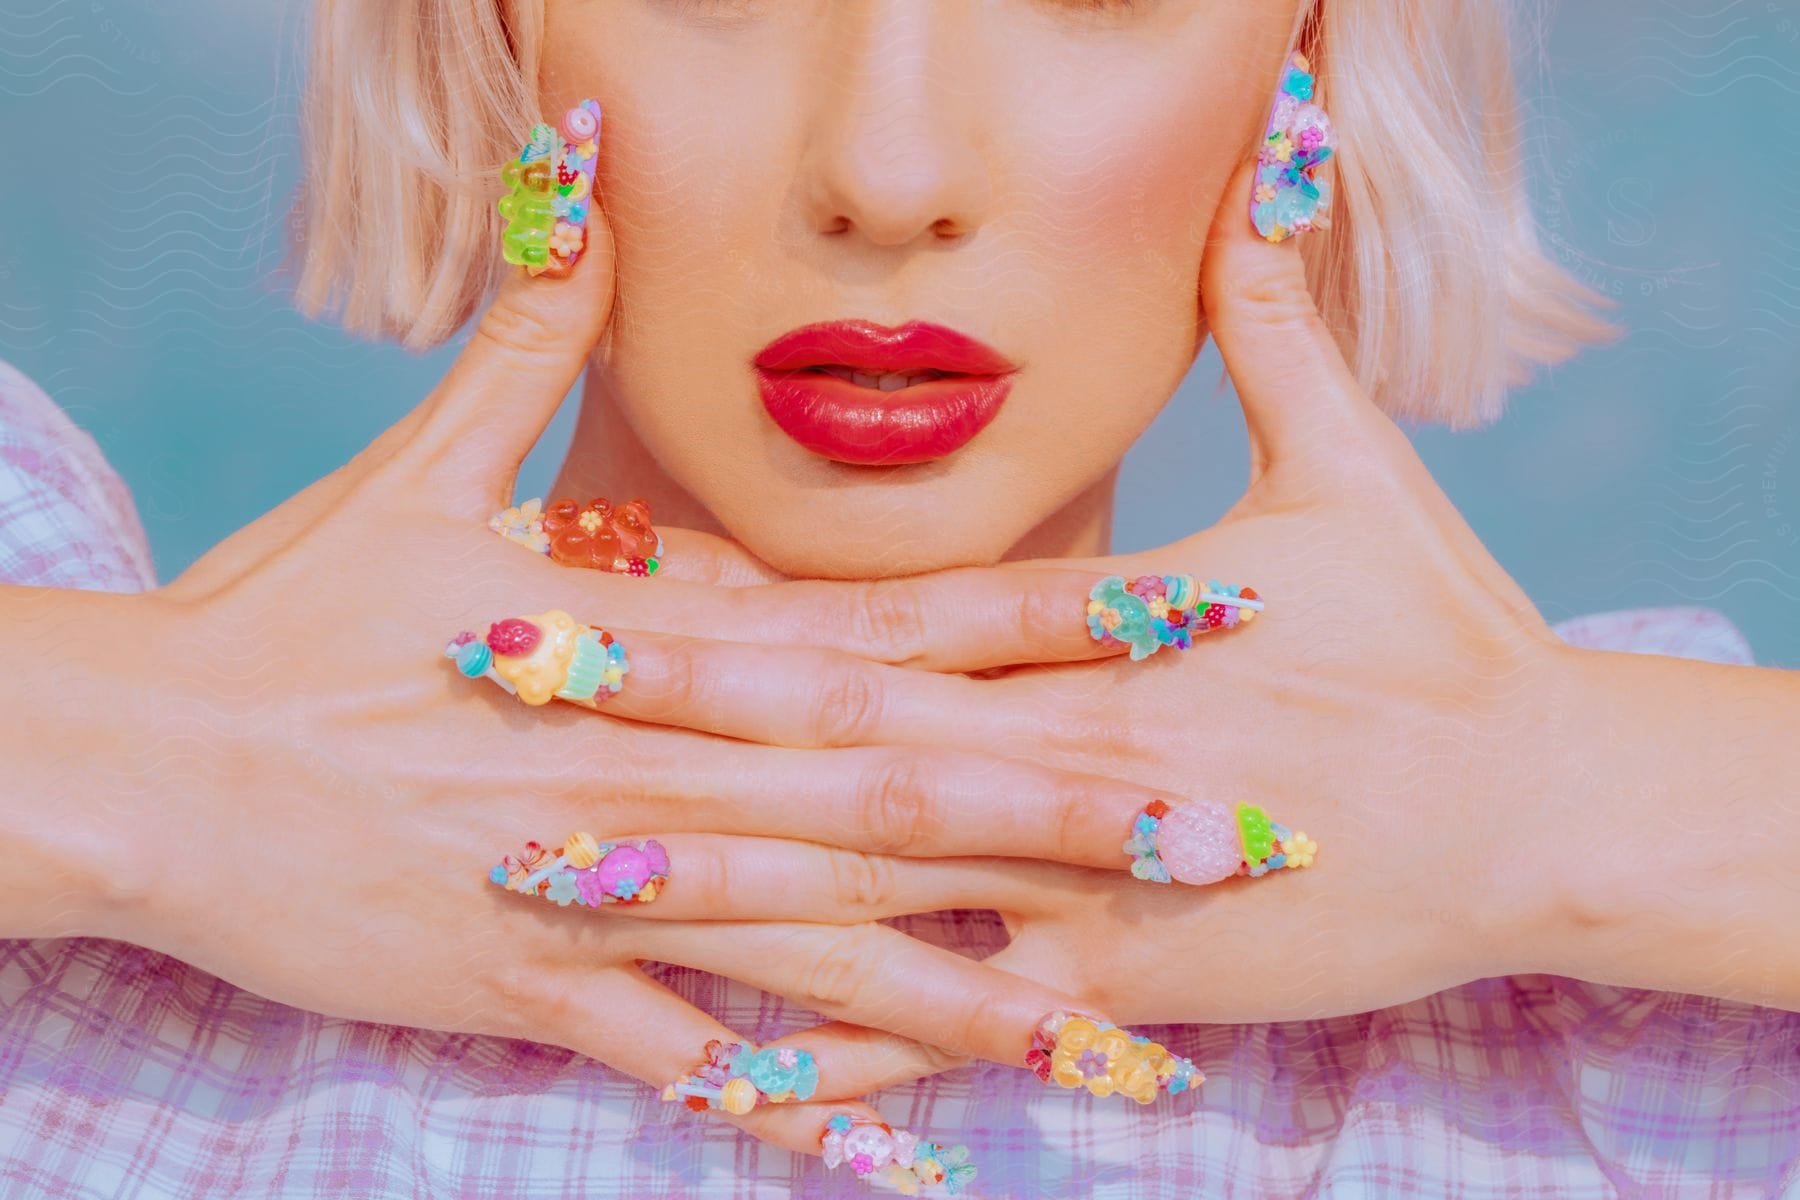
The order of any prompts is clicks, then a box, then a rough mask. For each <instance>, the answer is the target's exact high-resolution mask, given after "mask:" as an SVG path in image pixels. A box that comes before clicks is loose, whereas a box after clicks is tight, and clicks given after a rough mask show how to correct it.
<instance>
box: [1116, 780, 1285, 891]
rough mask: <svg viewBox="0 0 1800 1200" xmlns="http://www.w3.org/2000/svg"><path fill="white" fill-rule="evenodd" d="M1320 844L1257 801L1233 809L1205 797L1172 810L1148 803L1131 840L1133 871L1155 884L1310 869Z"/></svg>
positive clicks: (1128, 845)
mask: <svg viewBox="0 0 1800 1200" xmlns="http://www.w3.org/2000/svg"><path fill="white" fill-rule="evenodd" d="M1318 851H1319V844H1318V843H1317V842H1315V841H1313V840H1312V839H1311V838H1309V837H1307V836H1306V834H1304V833H1298V832H1295V831H1294V830H1292V829H1289V828H1288V827H1287V826H1286V825H1283V824H1281V823H1280V822H1279V821H1271V820H1269V817H1268V814H1267V813H1265V812H1263V810H1262V809H1260V808H1258V807H1256V805H1254V804H1237V805H1233V806H1232V807H1230V808H1227V807H1226V806H1225V805H1223V804H1220V803H1218V802H1217V801H1214V800H1200V801H1196V802H1194V803H1192V804H1183V805H1180V806H1179V807H1175V808H1171V807H1170V806H1169V805H1167V804H1164V803H1163V802H1162V801H1161V800H1152V801H1151V802H1150V803H1149V804H1147V805H1145V807H1144V811H1143V812H1141V813H1139V814H1138V817H1137V820H1136V821H1135V822H1134V823H1133V824H1132V828H1131V836H1130V837H1129V838H1127V839H1126V841H1125V853H1127V854H1129V855H1131V857H1132V863H1131V873H1132V874H1133V875H1136V876H1137V877H1138V878H1139V879H1147V880H1149V881H1150V882H1152V883H1168V882H1169V881H1170V880H1172V879H1173V880H1178V881H1179V882H1181V883H1192V884H1208V883H1218V882H1219V881H1220V880H1222V879H1229V878H1230V877H1231V876H1233V875H1248V876H1251V877H1252V878H1255V877H1258V876H1262V875H1267V874H1268V873H1269V872H1270V871H1274V870H1279V869H1281V868H1283V867H1310V866H1312V862H1313V855H1315V854H1317V853H1318Z"/></svg>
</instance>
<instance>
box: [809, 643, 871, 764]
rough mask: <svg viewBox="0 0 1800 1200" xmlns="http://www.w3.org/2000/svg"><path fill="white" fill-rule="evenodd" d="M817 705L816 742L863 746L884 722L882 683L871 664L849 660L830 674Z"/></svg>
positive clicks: (814, 718)
mask: <svg viewBox="0 0 1800 1200" xmlns="http://www.w3.org/2000/svg"><path fill="white" fill-rule="evenodd" d="M813 705H814V707H813V716H812V735H813V737H812V740H813V744H814V745H817V746H825V747H830V746H855V745H861V744H862V743H864V742H866V741H868V740H869V737H870V735H871V734H872V733H873V732H874V730H875V729H876V727H877V726H878V725H879V724H880V723H881V685H880V683H878V682H877V681H876V679H875V675H874V672H872V671H871V670H869V669H868V667H867V666H865V665H863V664H860V663H855V662H846V663H843V664H840V665H838V666H836V667H834V668H832V669H830V670H829V671H828V672H827V673H826V676H825V678H824V680H823V681H822V683H821V684H820V686H819V687H818V688H817V689H816V691H815V692H814V693H813Z"/></svg>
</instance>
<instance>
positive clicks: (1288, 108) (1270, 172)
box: [1250, 51, 1337, 242]
mask: <svg viewBox="0 0 1800 1200" xmlns="http://www.w3.org/2000/svg"><path fill="white" fill-rule="evenodd" d="M1315 84H1316V81H1315V79H1314V77H1313V73H1312V64H1311V63H1309V62H1307V60H1306V55H1304V54H1301V53H1300V52H1299V51H1295V52H1294V54H1293V55H1292V57H1290V58H1289V59H1288V61H1287V65H1286V66H1285V67H1283V69H1282V72H1281V88H1280V90H1279V91H1278V92H1277V93H1276V96H1275V106H1274V108H1273V109H1271V110H1270V112H1269V124H1268V127H1267V130H1266V132H1265V133H1264V135H1263V141H1262V146H1261V147H1260V148H1259V149H1258V151H1257V156H1256V183H1255V184H1254V185H1253V187H1254V189H1255V190H1254V191H1253V192H1252V194H1251V197H1250V223H1251V224H1253V225H1255V226H1256V232H1257V233H1259V234H1261V235H1262V237H1263V238H1265V239H1266V240H1268V241H1271V242H1281V241H1286V240H1287V239H1288V238H1290V237H1292V236H1293V235H1294V234H1296V233H1305V232H1307V231H1308V230H1312V229H1324V228H1326V227H1327V226H1328V225H1330V224H1331V221H1330V219H1329V217H1328V216H1327V214H1326V210H1327V209H1329V208H1330V207H1331V181H1330V180H1329V179H1325V178H1323V177H1321V175H1320V170H1321V168H1322V167H1324V165H1325V162H1326V160H1328V159H1329V158H1330V157H1331V156H1332V154H1333V153H1334V152H1335V151H1336V149H1337V140H1336V138H1335V137H1334V136H1333V134H1332V130H1331V122H1330V121H1329V120H1328V119H1327V118H1326V116H1325V110H1324V109H1322V108H1320V107H1319V106H1318V105H1316V104H1314V103H1313V102H1312V98H1313V88H1314V86H1315Z"/></svg>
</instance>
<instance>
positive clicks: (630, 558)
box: [488, 496, 663, 576]
mask: <svg viewBox="0 0 1800 1200" xmlns="http://www.w3.org/2000/svg"><path fill="white" fill-rule="evenodd" d="M488 528H489V529H491V530H493V531H494V532H495V533H497V534H499V535H500V536H501V537H503V538H505V539H506V540H508V541H510V542H517V543H518V544H519V545H521V546H524V547H525V548H526V549H527V550H531V551H533V552H535V553H537V554H547V555H549V556H550V558H551V559H552V560H553V561H554V562H556V563H559V564H560V565H562V566H565V567H592V568H593V569H595V570H597V571H611V572H612V573H614V574H616V575H638V576H645V575H654V574H656V571H657V568H659V567H660V566H662V552H663V540H662V535H661V534H660V533H657V532H656V530H655V529H654V528H652V527H651V525H650V504H649V502H648V501H646V500H627V501H626V502H625V503H623V504H620V505H616V506H615V505H614V504H613V503H612V501H610V500H608V499H607V498H606V497H605V496H597V497H595V498H594V499H592V500H589V501H588V502H587V503H586V504H582V503H580V502H578V501H575V500H558V501H556V502H555V503H553V504H551V505H550V507H549V508H545V507H544V504H543V501H541V500H527V501H525V502H524V503H523V504H518V505H514V506H513V507H512V508H508V509H503V510H502V511H500V512H497V513H495V514H494V515H493V516H492V517H490V518H488Z"/></svg>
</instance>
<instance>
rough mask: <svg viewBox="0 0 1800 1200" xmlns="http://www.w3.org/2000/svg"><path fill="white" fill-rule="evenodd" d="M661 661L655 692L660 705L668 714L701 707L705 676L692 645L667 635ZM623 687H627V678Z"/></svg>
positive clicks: (683, 639)
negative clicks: (662, 705) (660, 700)
mask: <svg viewBox="0 0 1800 1200" xmlns="http://www.w3.org/2000/svg"><path fill="white" fill-rule="evenodd" d="M661 658H662V669H661V671H660V675H661V678H660V679H659V680H658V681H657V682H658V690H659V691H660V692H661V693H662V702H663V703H664V704H666V705H667V706H668V708H669V710H670V712H669V715H676V714H680V713H684V712H690V711H693V710H696V709H698V708H700V707H701V706H703V705H704V703H705V701H706V698H707V691H708V686H707V682H706V673H705V672H704V671H703V670H702V669H701V667H700V664H699V656H698V655H696V654H694V653H693V646H692V643H691V642H690V641H689V640H688V639H686V638H680V637H675V636H671V637H670V638H669V639H668V640H667V641H666V642H665V648H664V649H663V651H662V654H661ZM626 686H628V687H629V686H630V680H629V679H627V681H626Z"/></svg>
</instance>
